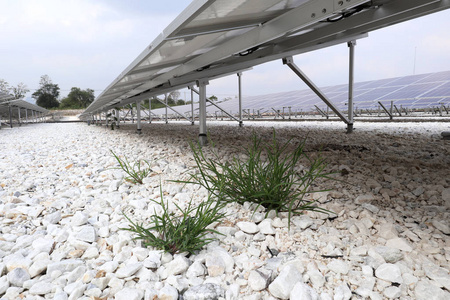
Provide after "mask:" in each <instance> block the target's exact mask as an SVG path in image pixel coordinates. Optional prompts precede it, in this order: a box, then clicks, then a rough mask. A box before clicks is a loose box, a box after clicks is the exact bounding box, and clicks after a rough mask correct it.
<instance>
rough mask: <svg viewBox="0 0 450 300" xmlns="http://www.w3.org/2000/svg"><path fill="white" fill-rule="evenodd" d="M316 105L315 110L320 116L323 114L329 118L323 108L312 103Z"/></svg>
mask: <svg viewBox="0 0 450 300" xmlns="http://www.w3.org/2000/svg"><path fill="white" fill-rule="evenodd" d="M314 106H315V107H316V110H317V111H318V112H319V114H321V115H322V116H324V117H325V118H327V120H328V119H329V117H330V116H329V115H328V114H327V113H326V112H324V111H323V110H321V109H320V108H319V107H318V106H317V105H314Z"/></svg>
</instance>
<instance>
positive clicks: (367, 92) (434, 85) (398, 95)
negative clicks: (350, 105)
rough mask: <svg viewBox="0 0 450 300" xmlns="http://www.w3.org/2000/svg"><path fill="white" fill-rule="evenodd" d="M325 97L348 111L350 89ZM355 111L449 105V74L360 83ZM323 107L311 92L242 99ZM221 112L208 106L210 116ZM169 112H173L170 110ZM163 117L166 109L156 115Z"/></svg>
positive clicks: (234, 104)
mask: <svg viewBox="0 0 450 300" xmlns="http://www.w3.org/2000/svg"><path fill="white" fill-rule="evenodd" d="M321 90H322V91H323V93H324V94H325V95H326V96H327V97H328V98H329V99H330V100H331V101H332V102H333V103H334V104H335V105H336V106H337V107H338V108H339V109H341V110H344V111H345V110H347V102H348V85H346V84H343V85H336V86H328V87H324V88H322V89H321ZM353 94H354V97H353V98H354V107H355V108H356V109H377V108H378V107H379V103H378V102H381V103H382V104H383V105H385V106H390V105H391V103H393V104H394V105H396V106H397V107H398V108H400V107H404V108H408V109H415V108H427V107H436V106H441V105H445V106H449V105H450V71H445V72H438V73H431V74H420V75H410V76H404V77H397V78H388V79H380V80H374V81H366V82H358V83H355V85H354V93H353ZM219 105H220V107H221V108H222V109H224V110H225V111H227V112H230V111H234V112H237V109H238V107H239V106H238V99H237V98H234V99H230V100H227V101H222V102H221V103H220V104H219ZM315 105H317V106H319V107H324V106H325V104H324V102H323V101H322V100H321V99H320V98H319V97H318V96H317V95H316V94H314V92H313V91H311V90H310V89H305V90H300V91H290V92H280V93H274V94H269V95H261V96H248V97H243V101H242V107H243V109H250V110H256V111H257V110H261V111H264V110H268V109H269V110H270V109H272V108H274V109H276V110H282V109H283V108H288V107H291V109H293V110H303V111H308V110H312V109H314V106H315ZM175 109H176V110H177V111H178V112H180V113H182V114H186V113H187V114H188V113H189V112H190V111H191V107H190V105H185V106H178V107H175ZM215 111H218V109H217V108H216V107H214V106H212V105H209V106H208V113H214V112H215ZM169 112H170V110H169ZM154 113H155V114H164V113H165V110H164V109H158V110H155V111H154Z"/></svg>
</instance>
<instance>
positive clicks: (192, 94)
mask: <svg viewBox="0 0 450 300" xmlns="http://www.w3.org/2000/svg"><path fill="white" fill-rule="evenodd" d="M191 118H192V121H191V125H194V90H193V89H192V87H191Z"/></svg>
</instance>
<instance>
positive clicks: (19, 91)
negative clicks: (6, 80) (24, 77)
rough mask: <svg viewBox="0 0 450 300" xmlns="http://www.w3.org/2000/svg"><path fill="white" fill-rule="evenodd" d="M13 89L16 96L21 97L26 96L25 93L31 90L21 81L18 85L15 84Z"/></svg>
mask: <svg viewBox="0 0 450 300" xmlns="http://www.w3.org/2000/svg"><path fill="white" fill-rule="evenodd" d="M11 91H12V94H13V96H14V98H16V99H21V98H23V97H25V94H26V93H28V92H29V91H30V90H29V89H28V87H27V86H26V84H25V83H23V82H21V83H19V84H18V85H17V86H15V87H14V86H13V87H12V88H11Z"/></svg>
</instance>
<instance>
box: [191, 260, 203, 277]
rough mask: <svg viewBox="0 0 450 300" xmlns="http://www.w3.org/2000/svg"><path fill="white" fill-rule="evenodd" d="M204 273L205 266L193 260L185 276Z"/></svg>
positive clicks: (196, 275) (195, 275)
mask: <svg viewBox="0 0 450 300" xmlns="http://www.w3.org/2000/svg"><path fill="white" fill-rule="evenodd" d="M205 274H206V268H205V266H204V265H203V264H202V263H200V262H199V261H194V262H193V263H192V265H190V266H189V268H188V270H187V272H186V276H187V277H198V276H203V275H205Z"/></svg>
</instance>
